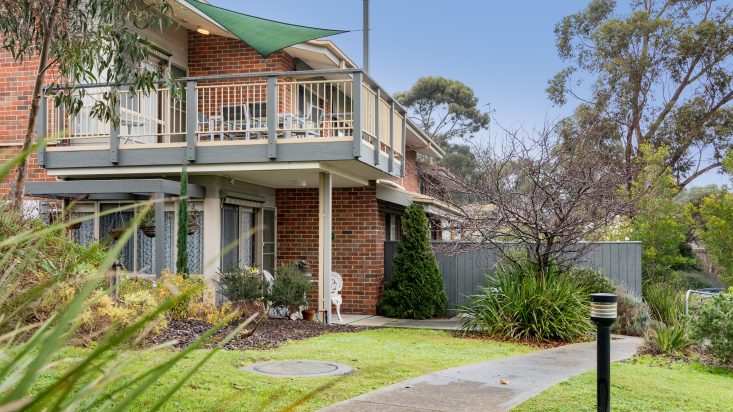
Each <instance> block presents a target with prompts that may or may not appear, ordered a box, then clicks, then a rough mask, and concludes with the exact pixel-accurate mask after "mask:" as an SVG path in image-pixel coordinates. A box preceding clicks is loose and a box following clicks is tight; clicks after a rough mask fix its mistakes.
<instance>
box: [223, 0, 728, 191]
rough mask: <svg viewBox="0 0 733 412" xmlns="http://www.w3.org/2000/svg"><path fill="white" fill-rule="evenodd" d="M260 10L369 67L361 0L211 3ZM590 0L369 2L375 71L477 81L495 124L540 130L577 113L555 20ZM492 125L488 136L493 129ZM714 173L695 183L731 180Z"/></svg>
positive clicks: (400, 84) (378, 76) (397, 84)
mask: <svg viewBox="0 0 733 412" xmlns="http://www.w3.org/2000/svg"><path fill="white" fill-rule="evenodd" d="M209 2H210V3H211V4H214V5H217V6H221V7H225V8H228V9H231V10H236V11H239V12H242V13H247V14H251V15H254V16H258V17H264V18H269V19H273V20H279V21H284V22H288V23H294V24H302V25H307V26H315V27H321V28H328V29H343V30H354V31H353V32H350V33H344V34H340V35H337V36H332V37H330V38H329V39H330V40H332V41H333V42H335V43H336V44H337V45H338V46H339V47H340V48H341V49H342V50H344V51H345V52H346V54H347V55H349V57H351V59H352V60H353V61H354V62H356V63H357V64H358V65H359V66H361V65H362V61H363V59H362V31H361V29H362V3H363V2H362V0H307V1H304V0H244V1H241V0H240V1H235V0H209ZM587 3H588V2H587V0H586V1H582V0H580V1H579V0H562V1H557V0H555V1H539V0H526V1H506V0H505V1H498V0H451V1H445V0H371V1H370V8H371V13H370V16H371V17H370V25H371V30H370V32H371V37H370V59H369V60H370V68H369V73H370V75H371V76H372V77H373V78H374V79H375V80H376V81H377V82H378V83H379V84H380V85H381V86H382V87H384V88H385V89H386V90H387V91H389V92H390V93H393V92H397V91H404V90H407V89H409V88H410V87H411V86H412V85H413V84H414V83H415V81H416V80H417V79H419V78H420V77H423V76H442V77H446V78H449V79H455V80H460V81H462V82H463V83H465V84H467V85H468V86H470V87H471V88H472V89H473V90H474V93H475V94H476V96H477V97H478V98H479V105H480V106H482V108H483V109H485V110H491V112H492V122H494V123H495V124H496V123H498V124H501V125H502V126H504V127H508V128H510V129H516V128H520V127H522V128H524V129H528V130H531V129H532V128H533V127H542V125H543V124H544V123H545V122H546V121H555V120H558V119H560V118H562V117H564V116H567V115H568V114H570V113H572V108H573V104H574V102H573V101H570V102H569V103H570V104H569V105H567V106H564V107H557V106H554V105H553V104H552V103H551V102H550V101H549V100H548V99H547V95H546V93H545V88H546V87H547V80H548V79H549V78H550V77H552V76H553V75H554V74H555V73H556V72H557V71H559V70H561V69H562V68H564V67H565V63H564V62H563V61H562V60H560V58H559V57H557V53H556V50H555V35H554V32H553V29H554V27H555V24H556V23H557V22H558V21H560V20H561V19H562V18H563V17H564V16H566V15H568V14H572V13H575V12H577V11H580V10H582V9H583V8H584V7H585V6H586V5H587ZM496 129H498V128H497V127H495V126H494V128H493V129H491V130H490V131H488V132H487V135H493V134H495V132H494V130H496ZM727 182H728V178H727V177H724V176H721V175H718V174H715V173H710V174H708V175H706V176H703V177H701V178H699V179H697V180H696V181H695V182H694V184H695V185H707V184H711V183H715V184H724V183H727Z"/></svg>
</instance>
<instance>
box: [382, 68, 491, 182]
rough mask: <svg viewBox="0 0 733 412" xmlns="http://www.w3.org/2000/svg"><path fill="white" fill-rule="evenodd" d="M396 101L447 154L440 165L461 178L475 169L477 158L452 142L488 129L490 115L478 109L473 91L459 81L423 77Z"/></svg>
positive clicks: (460, 145)
mask: <svg viewBox="0 0 733 412" xmlns="http://www.w3.org/2000/svg"><path fill="white" fill-rule="evenodd" d="M395 98H396V99H397V100H398V101H399V102H400V103H402V104H403V105H404V106H405V107H407V108H408V110H409V111H410V115H411V117H412V118H413V119H414V120H415V121H416V122H417V123H418V124H419V125H420V127H421V128H422V129H423V130H425V131H426V132H427V133H428V135H430V137H431V138H432V139H433V140H434V141H435V142H436V143H438V144H439V145H440V146H441V148H443V150H445V152H446V156H445V158H443V159H442V160H441V161H440V165H441V166H443V167H446V168H448V170H450V171H451V172H453V173H456V174H458V175H460V176H468V175H470V173H472V172H473V171H474V170H475V169H476V158H475V156H474V154H473V153H472V151H471V148H470V147H469V146H468V145H465V144H460V143H455V142H451V139H454V138H470V137H471V136H472V135H473V134H474V133H477V132H479V131H480V130H482V129H485V128H486V127H488V125H489V114H488V113H486V112H482V111H481V110H480V109H479V107H478V98H477V97H476V96H475V95H474V94H473V90H472V89H471V88H470V87H468V86H466V85H465V84H463V83H461V82H460V81H458V80H449V79H445V78H443V77H422V78H420V79H418V81H417V82H416V83H415V85H413V86H412V88H411V89H410V90H408V91H406V92H403V93H397V94H395Z"/></svg>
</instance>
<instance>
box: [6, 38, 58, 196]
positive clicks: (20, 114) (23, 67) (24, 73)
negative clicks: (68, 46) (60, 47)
mask: <svg viewBox="0 0 733 412" xmlns="http://www.w3.org/2000/svg"><path fill="white" fill-rule="evenodd" d="M36 66H37V62H36V61H35V60H26V61H25V62H24V63H22V64H20V63H16V62H15V61H14V60H13V58H12V56H11V55H10V53H9V52H7V51H5V50H2V49H0V162H1V163H4V162H6V161H7V160H9V159H11V158H13V157H14V156H15V155H17V154H18V153H19V152H20V147H21V144H22V143H23V137H24V136H25V130H26V125H27V124H28V123H27V122H28V120H27V119H28V111H29V108H30V101H31V96H32V94H33V82H34V81H35V73H36V70H37V69H38V68H37V67H36ZM35 158H36V156H35V154H34V155H33V156H32V157H31V159H30V162H29V166H28V179H29V180H31V181H39V180H53V179H54V178H51V177H49V176H48V175H47V174H46V171H45V169H43V168H42V167H41V166H38V165H36V160H35ZM14 181H15V173H14V172H13V173H11V175H10V176H8V178H7V179H5V180H2V181H0V197H2V196H6V195H8V194H9V193H10V187H11V184H10V182H14Z"/></svg>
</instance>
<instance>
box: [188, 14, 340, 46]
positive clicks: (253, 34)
mask: <svg viewBox="0 0 733 412" xmlns="http://www.w3.org/2000/svg"><path fill="white" fill-rule="evenodd" d="M186 1H187V2H188V3H189V4H190V5H191V6H193V7H195V8H196V9H198V10H199V11H200V12H202V13H203V14H205V15H207V16H208V17H209V18H211V19H212V20H214V21H215V22H217V23H219V24H220V25H221V26H222V27H224V28H225V29H227V30H228V31H229V32H230V33H232V34H234V35H235V36H237V37H239V39H241V40H242V41H244V42H245V43H247V44H249V45H250V46H252V47H253V48H254V49H255V50H257V52H259V53H260V54H261V55H262V56H264V57H267V56H269V55H271V54H272V53H274V52H276V51H278V50H282V49H284V48H286V47H288V46H292V45H294V44H298V43H303V42H306V41H308V40H313V39H318V38H321V37H326V36H333V35H335V34H341V33H344V32H346V31H347V30H328V29H319V28H315V27H307V26H299V25H296V24H288V23H282V22H279V21H274V20H268V19H263V18H260V17H254V16H250V15H247V14H243V13H238V12H236V11H232V10H227V9H224V8H221V7H216V6H212V5H211V4H207V3H202V2H200V1H196V0H186Z"/></svg>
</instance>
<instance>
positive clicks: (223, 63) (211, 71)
mask: <svg viewBox="0 0 733 412" xmlns="http://www.w3.org/2000/svg"><path fill="white" fill-rule="evenodd" d="M291 70H295V64H294V63H293V58H292V57H291V56H290V55H289V54H287V53H285V52H284V51H278V52H275V53H273V54H271V55H270V56H269V57H268V58H264V57H262V56H261V55H260V54H259V53H258V52H257V50H255V49H253V48H252V47H250V46H249V45H248V44H246V43H244V42H242V41H241V40H238V39H230V38H228V37H222V36H214V35H208V36H204V35H203V34H199V33H197V32H195V31H190V30H189V31H188V74H189V76H207V75H215V74H236V73H260V72H270V71H291Z"/></svg>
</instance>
